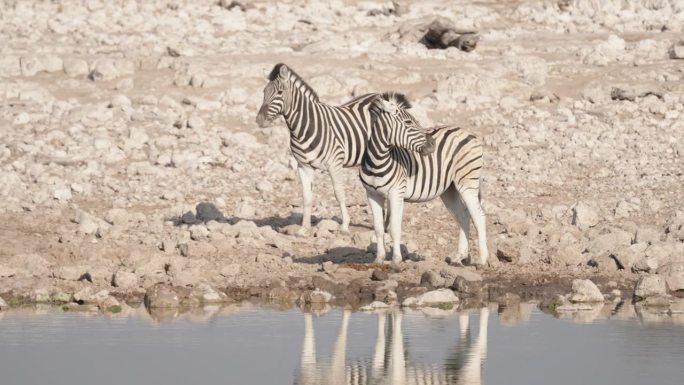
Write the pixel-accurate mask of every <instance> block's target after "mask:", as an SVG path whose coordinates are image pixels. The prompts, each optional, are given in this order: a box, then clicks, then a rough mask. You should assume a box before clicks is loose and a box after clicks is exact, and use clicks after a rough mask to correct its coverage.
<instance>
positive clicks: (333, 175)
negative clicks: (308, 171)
mask: <svg viewBox="0 0 684 385" xmlns="http://www.w3.org/2000/svg"><path fill="white" fill-rule="evenodd" d="M328 172H329V173H330V179H331V180H332V185H333V190H335V198H336V199H337V203H339V204H340V211H341V212H342V228H341V230H342V232H344V233H348V232H349V213H348V212H347V202H346V198H345V194H344V184H343V183H342V170H341V168H337V167H333V168H330V169H329V170H328Z"/></svg>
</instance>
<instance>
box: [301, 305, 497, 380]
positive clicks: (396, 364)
mask: <svg viewBox="0 0 684 385" xmlns="http://www.w3.org/2000/svg"><path fill="white" fill-rule="evenodd" d="M350 317H351V312H350V311H349V310H345V311H344V313H343V315H342V322H341V325H340V329H339V331H338V334H337V339H336V341H335V344H334V347H333V352H332V354H331V357H330V361H329V362H323V363H319V362H318V361H317V359H316V342H315V336H314V329H313V316H312V314H311V313H305V314H304V344H303V346H302V357H301V363H300V367H299V370H298V373H297V375H296V378H295V382H294V384H296V385H342V384H345V385H433V384H434V385H437V384H439V385H447V384H449V385H457V384H458V385H466V384H467V385H480V384H482V371H483V370H484V362H485V359H486V355H487V322H488V320H489V309H488V308H486V307H484V308H482V309H480V319H479V330H478V332H477V337H476V338H473V337H472V336H471V331H470V327H469V314H468V312H462V313H460V314H459V334H460V338H459V342H458V345H457V346H456V347H455V349H452V351H451V353H450V354H449V356H448V357H447V359H446V361H445V362H444V364H441V365H440V364H432V365H428V364H422V363H418V364H416V363H412V362H411V361H410V359H409V358H408V357H407V355H409V353H410V352H407V351H406V350H405V346H404V336H403V334H402V318H403V313H402V312H401V311H400V310H394V311H390V312H380V313H378V315H377V317H378V319H377V327H378V330H377V337H376V341H375V349H374V352H373V357H372V362H370V363H368V362H366V361H363V360H355V361H352V362H349V363H348V362H347V359H346V350H347V330H348V326H349V319H350Z"/></svg>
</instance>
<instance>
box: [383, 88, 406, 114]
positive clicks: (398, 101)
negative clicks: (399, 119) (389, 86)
mask: <svg viewBox="0 0 684 385" xmlns="http://www.w3.org/2000/svg"><path fill="white" fill-rule="evenodd" d="M382 98H383V99H384V100H386V101H388V102H391V103H394V104H395V105H396V106H397V107H399V108H401V109H404V110H406V109H409V108H411V102H409V100H408V98H407V97H406V95H404V94H400V93H398V92H394V91H389V92H384V93H383V94H382Z"/></svg>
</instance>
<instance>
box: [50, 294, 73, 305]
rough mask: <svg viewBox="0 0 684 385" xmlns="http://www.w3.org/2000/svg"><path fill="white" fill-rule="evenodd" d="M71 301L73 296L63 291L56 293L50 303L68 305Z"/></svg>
mask: <svg viewBox="0 0 684 385" xmlns="http://www.w3.org/2000/svg"><path fill="white" fill-rule="evenodd" d="M72 300H73V296H72V295H71V294H69V293H65V292H63V291H58V292H57V293H55V294H53V295H52V302H54V303H69V302H71V301H72Z"/></svg>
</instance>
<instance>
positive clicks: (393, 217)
mask: <svg viewBox="0 0 684 385" xmlns="http://www.w3.org/2000/svg"><path fill="white" fill-rule="evenodd" d="M388 200H389V202H388V203H389V204H388V207H389V212H390V235H392V268H393V269H395V270H396V269H399V264H400V263H401V260H402V258H401V219H402V216H403V214H404V198H403V197H402V196H401V195H400V194H399V193H397V192H392V193H390V195H389V197H388Z"/></svg>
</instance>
